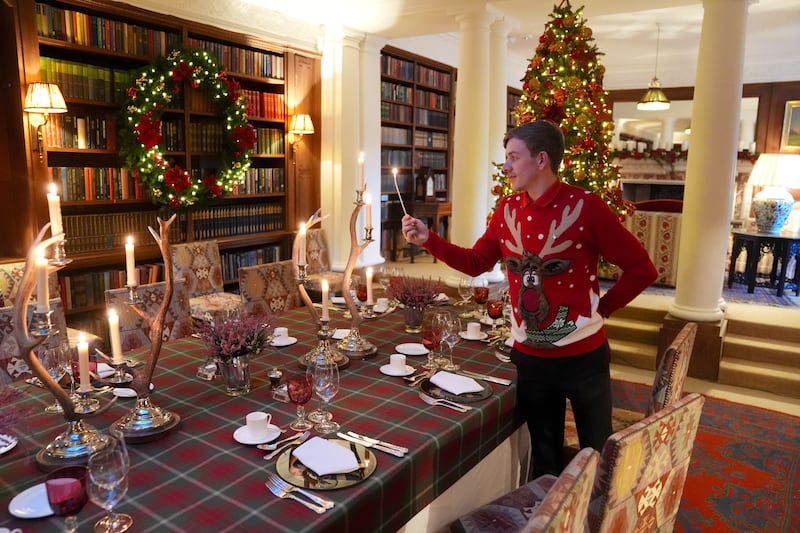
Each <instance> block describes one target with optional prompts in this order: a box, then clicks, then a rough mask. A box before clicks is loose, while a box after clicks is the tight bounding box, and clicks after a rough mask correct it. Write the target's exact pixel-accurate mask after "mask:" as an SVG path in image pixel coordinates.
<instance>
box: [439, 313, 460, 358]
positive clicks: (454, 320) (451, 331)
mask: <svg viewBox="0 0 800 533" xmlns="http://www.w3.org/2000/svg"><path fill="white" fill-rule="evenodd" d="M461 331H462V330H461V319H460V318H459V317H457V316H452V315H451V316H450V318H449V319H447V320H446V321H445V323H444V328H443V329H442V343H443V344H445V345H446V346H447V348H448V352H449V357H442V358H441V359H440V360H439V361H440V362H439V366H440V367H441V369H442V370H447V371H448V372H454V371H456V370H458V369H460V368H461V366H460V365H457V364H455V363H454V362H453V348H454V347H455V345H456V344H458V341H460V340H461Z"/></svg>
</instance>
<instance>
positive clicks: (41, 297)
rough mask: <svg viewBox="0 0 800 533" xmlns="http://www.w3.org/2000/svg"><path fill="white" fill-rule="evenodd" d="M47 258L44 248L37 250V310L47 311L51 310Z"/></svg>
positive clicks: (40, 311)
mask: <svg viewBox="0 0 800 533" xmlns="http://www.w3.org/2000/svg"><path fill="white" fill-rule="evenodd" d="M47 274H48V271H47V258H46V257H45V256H44V250H43V249H42V248H39V249H38V250H37V251H36V312H37V313H46V312H48V311H49V310H50V287H49V285H48V284H47Z"/></svg>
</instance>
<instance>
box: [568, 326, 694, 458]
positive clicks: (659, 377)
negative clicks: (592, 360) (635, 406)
mask: <svg viewBox="0 0 800 533" xmlns="http://www.w3.org/2000/svg"><path fill="white" fill-rule="evenodd" d="M696 336H697V324H696V323H694V322H687V323H686V325H684V326H683V328H682V329H681V330H680V331H679V332H678V334H677V335H676V336H675V338H674V339H673V340H672V342H671V343H670V345H669V346H668V347H667V349H666V350H664V353H663V354H662V356H661V359H660V360H659V362H658V368H657V369H656V375H655V378H654V379H653V387H652V388H651V390H650V399H649V402H648V406H647V412H645V413H641V412H638V411H631V410H628V409H622V408H618V407H615V408H614V409H613V410H612V412H611V424H612V431H614V432H617V431H621V430H622V429H624V428H626V427H628V426H630V425H631V424H633V423H635V422H638V421H639V420H641V419H642V418H644V417H645V416H649V415H651V414H653V413H655V412H656V411H659V410H661V409H663V408H664V407H666V406H667V405H669V404H671V403H673V402H675V401H676V400H678V399H679V398H680V397H681V394H683V385H684V383H685V382H686V375H687V373H688V372H689V360H690V359H691V357H692V350H693V349H694V339H695V337H696ZM564 444H565V447H566V448H567V450H566V451H565V454H566V457H567V458H569V457H571V456H572V455H574V454H575V453H577V451H578V449H579V448H580V444H579V441H578V431H577V428H576V426H575V416H574V414H573V412H572V408H571V407H570V406H569V405H568V406H567V413H566V422H565V429H564Z"/></svg>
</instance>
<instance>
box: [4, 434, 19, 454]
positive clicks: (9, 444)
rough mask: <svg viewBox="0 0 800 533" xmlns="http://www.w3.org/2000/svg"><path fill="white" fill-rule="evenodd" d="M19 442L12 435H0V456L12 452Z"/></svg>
mask: <svg viewBox="0 0 800 533" xmlns="http://www.w3.org/2000/svg"><path fill="white" fill-rule="evenodd" d="M18 442H19V440H18V439H17V437H15V436H14V435H9V434H7V433H0V455H3V454H4V453H6V452H7V451H9V450H12V449H13V448H14V446H16V445H17V443H18Z"/></svg>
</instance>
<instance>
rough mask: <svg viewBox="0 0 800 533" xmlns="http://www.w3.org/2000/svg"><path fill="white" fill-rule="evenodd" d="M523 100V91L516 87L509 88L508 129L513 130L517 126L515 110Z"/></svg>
mask: <svg viewBox="0 0 800 533" xmlns="http://www.w3.org/2000/svg"><path fill="white" fill-rule="evenodd" d="M520 98H522V91H521V90H520V89H516V88H514V87H508V89H507V92H506V110H507V111H506V129H509V130H510V129H511V128H513V127H515V126H516V125H517V121H516V119H515V118H514V110H515V109H516V108H517V106H518V105H519V100H520Z"/></svg>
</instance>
